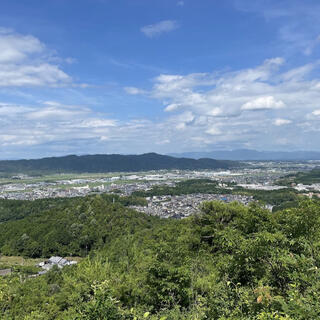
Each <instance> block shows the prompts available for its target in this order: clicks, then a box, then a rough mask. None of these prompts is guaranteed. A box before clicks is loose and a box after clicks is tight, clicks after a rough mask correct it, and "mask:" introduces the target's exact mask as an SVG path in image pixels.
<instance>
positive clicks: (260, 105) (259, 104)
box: [241, 96, 284, 110]
mask: <svg viewBox="0 0 320 320" xmlns="http://www.w3.org/2000/svg"><path fill="white" fill-rule="evenodd" d="M283 107H284V103H283V102H282V101H281V100H278V101H277V100H276V99H275V98H274V97H272V96H267V97H259V98H256V99H253V100H251V101H248V102H246V103H245V104H243V105H242V107H241V110H268V109H280V108H283Z"/></svg>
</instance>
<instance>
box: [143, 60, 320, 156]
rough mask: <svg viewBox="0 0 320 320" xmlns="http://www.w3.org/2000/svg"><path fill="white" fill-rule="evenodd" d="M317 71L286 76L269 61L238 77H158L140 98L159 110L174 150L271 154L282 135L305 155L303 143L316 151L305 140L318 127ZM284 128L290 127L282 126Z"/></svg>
mask: <svg viewBox="0 0 320 320" xmlns="http://www.w3.org/2000/svg"><path fill="white" fill-rule="evenodd" d="M317 68H318V63H314V64H308V65H304V66H300V67H297V68H293V69H289V70H288V69H287V68H286V65H285V61H284V59H282V58H273V59H268V60H266V61H264V62H263V63H262V64H261V65H258V66H257V67H255V68H249V69H242V70H239V71H226V72H213V73H192V74H186V75H181V74H161V75H159V76H158V77H156V78H155V79H154V83H153V87H152V88H151V90H149V91H146V92H145V94H146V95H147V96H148V97H149V98H153V99H156V100H159V101H160V102H161V103H162V104H163V105H164V111H165V112H166V114H167V115H168V117H167V120H166V122H167V123H169V124H170V125H169V127H170V128H172V130H173V131H172V133H171V134H172V135H174V137H175V139H176V140H179V139H181V140H179V141H180V142H179V144H178V143H177V144H176V145H177V146H178V147H179V148H187V149H188V150H192V149H193V148H197V149H200V148H207V147H208V146H209V145H212V146H213V145H215V146H216V145H220V146H223V148H228V147H229V148H237V147H240V148H243V147H247V146H248V144H250V147H252V148H254V147H255V146H256V147H257V148H259V146H261V145H264V146H265V148H268V147H269V149H270V148H274V147H276V146H275V144H277V143H278V142H277V141H280V140H279V139H277V136H278V135H279V134H281V135H282V137H283V139H285V138H286V139H287V141H292V143H293V144H296V145H299V144H300V147H301V148H303V149H304V148H305V147H306V145H305V144H304V143H305V142H304V141H305V140H308V143H310V144H312V143H313V145H319V143H318V142H317V141H315V139H316V138H315V136H314V135H313V136H311V137H308V138H306V137H307V136H308V135H309V133H310V132H311V131H310V130H311V129H310V128H313V129H312V130H314V128H316V127H317V126H319V118H318V116H317V115H320V112H319V107H318V101H320V85H319V83H320V81H319V79H318V78H316V77H314V75H316V73H315V72H314V71H315V70H317ZM282 69H283V70H282ZM257 111H259V112H257ZM289 113H290V120H289V119H287V115H288V114H289ZM308 115H312V119H311V120H312V126H311V125H310V123H309V124H308V125H306V124H305V123H306V120H308V117H309V116H308ZM288 124H291V126H285V125H288ZM273 126H277V127H278V129H277V131H276V130H274V129H272V128H273ZM297 127H299V128H300V129H299V130H297ZM174 130H176V132H174ZM170 132H171V131H169V132H167V134H170ZM180 132H181V138H178V137H180ZM279 132H280V133H279ZM298 132H299V134H298ZM168 139H170V141H174V140H175V139H172V137H170V136H169V137H168ZM283 139H282V142H283V141H284V140H283ZM186 141H187V142H186ZM279 144H280V142H279ZM230 146H231V147H230ZM281 146H282V145H281ZM287 146H288V148H289V147H292V145H291V144H290V143H288V145H287ZM282 147H283V146H282ZM282 147H281V148H282ZM319 147H320V146H319ZM297 148H298V147H297Z"/></svg>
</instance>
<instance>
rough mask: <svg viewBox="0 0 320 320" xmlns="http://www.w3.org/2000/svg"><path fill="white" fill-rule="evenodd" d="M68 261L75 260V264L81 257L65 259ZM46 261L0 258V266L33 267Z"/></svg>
mask: <svg viewBox="0 0 320 320" xmlns="http://www.w3.org/2000/svg"><path fill="white" fill-rule="evenodd" d="M66 259H68V260H75V261H77V262H80V261H81V260H82V259H83V258H81V257H66ZM44 260H46V259H44V258H37V259H31V258H23V257H20V256H10V257H9V256H0V265H6V266H9V267H13V266H25V267H33V266H35V265H36V264H38V263H40V262H42V261H44Z"/></svg>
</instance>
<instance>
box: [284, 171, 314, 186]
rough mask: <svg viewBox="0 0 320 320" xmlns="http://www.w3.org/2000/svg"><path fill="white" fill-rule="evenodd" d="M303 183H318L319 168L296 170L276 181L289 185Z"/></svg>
mask: <svg viewBox="0 0 320 320" xmlns="http://www.w3.org/2000/svg"><path fill="white" fill-rule="evenodd" d="M293 183H294V184H299V183H302V184H305V185H310V184H314V183H320V169H313V170H311V171H308V172H298V173H294V174H289V175H287V176H285V177H284V178H282V179H280V180H279V181H278V184H279V185H284V186H290V185H291V184H293Z"/></svg>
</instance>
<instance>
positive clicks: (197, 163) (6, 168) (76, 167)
mask: <svg viewBox="0 0 320 320" xmlns="http://www.w3.org/2000/svg"><path fill="white" fill-rule="evenodd" d="M238 165H239V164H238V163H237V162H232V161H221V160H214V159H199V160H195V159H187V158H174V157H170V156H164V155H160V154H156V153H146V154H142V155H119V154H110V155H102V154H101V155H100V154H99V155H85V156H76V155H70V156H65V157H52V158H43V159H35V160H5V161H0V172H5V173H26V172H52V173H53V172H64V173H67V172H76V173H81V172H129V171H148V170H161V169H181V170H194V169H218V168H219V169H228V168H231V167H236V166H238Z"/></svg>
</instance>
